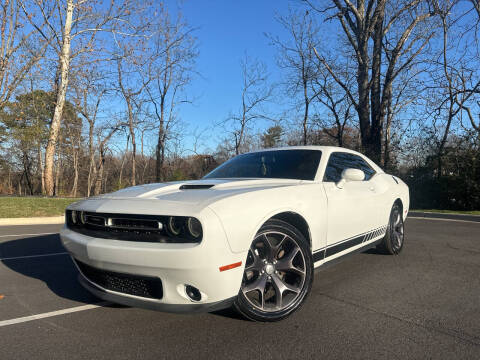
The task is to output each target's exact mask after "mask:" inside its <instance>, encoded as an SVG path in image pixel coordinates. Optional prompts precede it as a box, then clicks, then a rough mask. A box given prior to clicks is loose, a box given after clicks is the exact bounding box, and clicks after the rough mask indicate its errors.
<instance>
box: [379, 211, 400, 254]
mask: <svg viewBox="0 0 480 360" xmlns="http://www.w3.org/2000/svg"><path fill="white" fill-rule="evenodd" d="M403 242H404V223H403V216H402V208H401V207H400V205H399V204H398V203H395V204H393V206H392V210H391V211H390V219H389V222H388V227H387V233H386V234H385V237H384V238H383V240H382V242H381V243H380V244H379V245H378V246H377V249H378V250H379V251H381V252H383V253H385V254H390V255H398V254H400V252H401V251H402V249H403Z"/></svg>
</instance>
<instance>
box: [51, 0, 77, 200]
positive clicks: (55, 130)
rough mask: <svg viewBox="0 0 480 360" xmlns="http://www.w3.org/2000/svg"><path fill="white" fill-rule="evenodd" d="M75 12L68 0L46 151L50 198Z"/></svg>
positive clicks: (66, 86)
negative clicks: (55, 97)
mask: <svg viewBox="0 0 480 360" xmlns="http://www.w3.org/2000/svg"><path fill="white" fill-rule="evenodd" d="M73 11H74V3H73V0H67V12H66V18H65V27H64V31H63V43H62V52H61V55H60V59H59V62H60V85H59V88H58V93H57V101H56V104H55V111H54V114H53V119H52V124H51V125H50V134H49V137H48V143H47V148H46V150H45V173H44V178H45V191H46V193H47V195H48V196H53V195H54V190H55V189H54V178H53V167H54V157H55V149H56V146H57V140H58V134H59V131H60V122H61V119H62V113H63V106H64V104H65V97H66V95H67V88H68V79H69V70H70V40H71V39H70V32H71V29H72V17H73Z"/></svg>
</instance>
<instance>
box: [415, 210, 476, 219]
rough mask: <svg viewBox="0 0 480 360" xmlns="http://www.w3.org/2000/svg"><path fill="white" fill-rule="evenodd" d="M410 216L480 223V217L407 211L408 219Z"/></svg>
mask: <svg viewBox="0 0 480 360" xmlns="http://www.w3.org/2000/svg"><path fill="white" fill-rule="evenodd" d="M410 216H411V217H421V218H425V219H448V220H463V221H474V222H480V215H468V214H448V213H434V212H427V211H409V212H408V217H410Z"/></svg>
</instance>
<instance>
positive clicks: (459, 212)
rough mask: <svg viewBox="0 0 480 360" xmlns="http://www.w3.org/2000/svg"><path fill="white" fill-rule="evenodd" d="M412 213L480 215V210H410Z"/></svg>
mask: <svg viewBox="0 0 480 360" xmlns="http://www.w3.org/2000/svg"><path fill="white" fill-rule="evenodd" d="M410 211H418V212H433V213H442V214H464V215H480V210H472V211H455V210H437V209H422V210H410Z"/></svg>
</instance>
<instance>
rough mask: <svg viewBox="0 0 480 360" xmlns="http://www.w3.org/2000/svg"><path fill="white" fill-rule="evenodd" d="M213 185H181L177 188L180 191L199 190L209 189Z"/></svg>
mask: <svg viewBox="0 0 480 360" xmlns="http://www.w3.org/2000/svg"><path fill="white" fill-rule="evenodd" d="M213 186H215V185H214V184H183V185H182V186H180V187H179V189H180V190H201V189H210V188H211V187H213Z"/></svg>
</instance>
